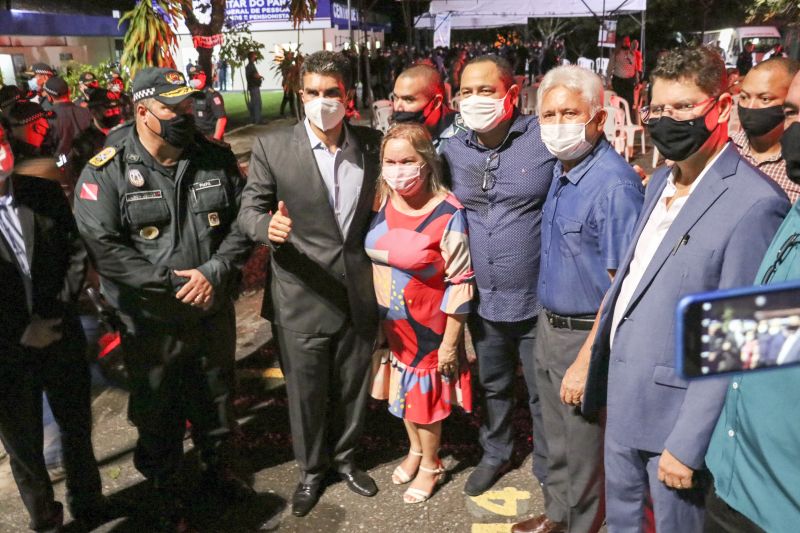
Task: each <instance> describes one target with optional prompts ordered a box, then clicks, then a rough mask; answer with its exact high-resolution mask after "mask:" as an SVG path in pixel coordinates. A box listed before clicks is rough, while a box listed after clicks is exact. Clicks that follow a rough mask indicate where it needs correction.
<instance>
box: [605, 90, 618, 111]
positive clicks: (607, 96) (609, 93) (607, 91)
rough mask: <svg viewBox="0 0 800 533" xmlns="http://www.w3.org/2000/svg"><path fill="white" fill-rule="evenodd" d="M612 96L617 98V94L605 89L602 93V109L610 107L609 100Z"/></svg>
mask: <svg viewBox="0 0 800 533" xmlns="http://www.w3.org/2000/svg"><path fill="white" fill-rule="evenodd" d="M613 96H617V93H615V92H614V91H612V90H611V89H605V90H604V91H603V107H605V106H607V105H611V98H612V97H613Z"/></svg>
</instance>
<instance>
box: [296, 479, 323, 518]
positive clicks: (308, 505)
mask: <svg viewBox="0 0 800 533" xmlns="http://www.w3.org/2000/svg"><path fill="white" fill-rule="evenodd" d="M318 501H319V484H318V483H314V484H310V485H306V484H303V483H299V484H298V485H297V488H296V489H295V490H294V494H293V495H292V514H293V515H295V516H305V515H307V514H308V513H310V512H311V509H313V508H314V506H315V505H317V502H318Z"/></svg>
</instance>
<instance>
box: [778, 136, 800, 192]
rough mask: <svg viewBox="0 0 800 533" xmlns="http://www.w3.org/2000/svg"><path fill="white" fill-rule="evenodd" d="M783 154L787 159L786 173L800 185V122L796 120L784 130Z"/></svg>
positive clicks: (782, 139)
mask: <svg viewBox="0 0 800 533" xmlns="http://www.w3.org/2000/svg"><path fill="white" fill-rule="evenodd" d="M781 154H782V155H783V160H784V161H786V175H787V176H788V177H789V179H790V180H792V181H793V182H795V183H797V184H798V185H800V123H798V122H795V123H794V124H792V125H791V126H789V127H788V128H786V130H785V131H784V132H783V137H781Z"/></svg>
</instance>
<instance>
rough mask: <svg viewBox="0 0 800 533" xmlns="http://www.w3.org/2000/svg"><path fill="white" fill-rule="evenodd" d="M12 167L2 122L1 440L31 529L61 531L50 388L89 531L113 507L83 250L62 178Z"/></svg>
mask: <svg viewBox="0 0 800 533" xmlns="http://www.w3.org/2000/svg"><path fill="white" fill-rule="evenodd" d="M13 170H14V156H13V154H12V151H11V147H10V145H9V143H8V140H7V138H6V132H5V131H4V130H3V129H2V128H0V279H2V280H3V282H2V283H0V324H2V327H0V391H2V394H0V439H2V441H3V445H4V446H5V448H6V450H7V451H8V453H9V455H10V456H11V470H12V472H13V474H14V479H15V481H16V482H17V487H18V488H19V492H20V495H21V496H22V501H23V503H24V504H25V507H26V508H27V510H28V513H29V515H30V518H31V521H30V524H29V525H30V527H31V529H33V530H36V531H59V530H60V528H61V525H62V523H63V519H64V514H63V509H62V506H61V504H60V503H59V502H57V501H55V499H54V497H53V487H52V484H51V482H50V478H49V476H48V473H47V468H46V467H45V461H44V455H43V450H42V391H43V390H44V391H45V392H46V393H47V397H48V399H49V401H50V404H51V406H52V409H53V413H54V415H55V418H56V421H57V422H58V425H59V427H60V428H61V440H62V443H63V453H64V467H65V469H66V473H67V501H68V504H69V506H70V511H71V512H72V515H73V517H74V518H76V519H78V520H80V521H83V522H84V524H85V525H86V527H87V528H91V527H93V525H97V521H98V519H101V518H102V517H103V516H104V515H105V514H106V512H107V511H108V505H107V502H106V500H105V499H104V498H103V495H102V493H101V484H100V474H99V472H98V469H97V463H96V461H95V457H94V452H93V451H92V442H91V432H92V429H91V426H92V412H91V406H90V377H89V368H88V365H87V361H86V358H85V355H84V354H85V347H86V340H85V338H84V336H83V331H82V329H81V324H80V321H79V320H78V315H77V313H76V309H75V303H76V300H77V296H78V294H79V292H80V290H81V286H82V283H83V279H84V275H85V272H86V251H85V249H84V247H83V244H82V243H81V240H80V237H79V235H78V229H77V227H76V225H75V220H74V219H73V217H72V213H71V212H70V208H69V204H68V203H67V200H66V198H65V197H64V194H63V193H62V192H61V188H60V187H59V185H58V184H57V183H56V182H52V181H48V180H44V179H40V178H33V177H28V176H21V175H17V174H14V173H13ZM90 524H91V526H90Z"/></svg>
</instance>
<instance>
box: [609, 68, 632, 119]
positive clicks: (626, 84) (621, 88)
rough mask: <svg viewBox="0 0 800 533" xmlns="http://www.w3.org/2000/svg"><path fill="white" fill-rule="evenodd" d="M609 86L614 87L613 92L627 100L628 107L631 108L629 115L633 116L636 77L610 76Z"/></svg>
mask: <svg viewBox="0 0 800 533" xmlns="http://www.w3.org/2000/svg"><path fill="white" fill-rule="evenodd" d="M611 87H612V88H613V89H614V92H615V93H617V94H618V95H619V96H621V97H622V98H624V99H625V100H627V101H628V108H629V109H630V110H631V116H633V113H634V112H635V111H636V109H634V107H633V104H634V102H633V92H634V89H635V88H636V77H635V76H634V77H633V78H619V77H617V76H612V78H611Z"/></svg>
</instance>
